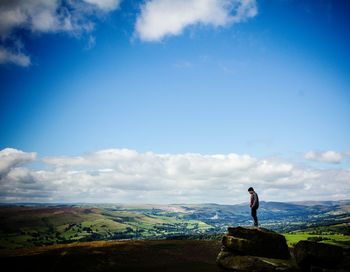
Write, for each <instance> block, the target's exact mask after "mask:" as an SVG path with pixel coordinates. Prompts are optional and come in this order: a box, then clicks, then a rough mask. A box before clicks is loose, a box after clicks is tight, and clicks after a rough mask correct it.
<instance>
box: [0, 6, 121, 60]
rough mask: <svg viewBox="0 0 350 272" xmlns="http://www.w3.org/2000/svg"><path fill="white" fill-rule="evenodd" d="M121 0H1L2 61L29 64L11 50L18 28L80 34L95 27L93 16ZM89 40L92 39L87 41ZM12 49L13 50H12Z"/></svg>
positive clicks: (0, 37) (0, 38)
mask: <svg viewBox="0 0 350 272" xmlns="http://www.w3.org/2000/svg"><path fill="white" fill-rule="evenodd" d="M119 4H120V0H77V1H60V0H3V1H0V42H1V44H2V51H1V52H0V64H1V63H13V64H17V65H20V66H28V65H30V58H29V57H28V56H26V55H24V54H22V53H13V51H14V49H13V47H14V46H13V45H14V44H16V43H17V42H18V41H20V40H21V34H20V32H18V31H17V30H27V31H30V32H32V33H37V34H38V33H56V32H63V33H68V34H70V35H72V36H75V37H79V36H80V35H81V34H82V33H86V32H91V31H92V30H93V29H94V23H93V17H94V16H95V17H96V15H98V14H99V13H101V12H102V13H103V14H105V13H106V12H110V11H112V10H115V9H117V8H118V7H119ZM89 43H91V40H90V41H89ZM11 52H12V53H11Z"/></svg>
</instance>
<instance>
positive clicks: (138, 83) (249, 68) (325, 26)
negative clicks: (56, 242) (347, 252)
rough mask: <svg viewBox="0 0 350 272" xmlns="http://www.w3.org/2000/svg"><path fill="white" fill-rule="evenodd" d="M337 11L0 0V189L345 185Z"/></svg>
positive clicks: (185, 196) (189, 0)
mask: <svg viewBox="0 0 350 272" xmlns="http://www.w3.org/2000/svg"><path fill="white" fill-rule="evenodd" d="M349 12H350V4H349V3H348V1H345V0H344V1H341V0H339V1H331V0H305V1H299V0H143V1H136V0H135V1H127V0H71V1H69V0H62V1H58V0H29V1H28V0H15V1H7V0H4V1H0V126H1V130H0V202H113V203H208V202H215V203H222V204H235V203H242V202H245V201H247V198H249V195H248V193H247V188H248V187H250V186H253V187H254V188H255V189H256V191H257V192H258V193H259V196H260V198H261V199H262V200H265V201H302V200H340V199H349V198H350V197H349V195H350V141H349V139H350V77H349V75H350V50H349V48H350V29H349V27H348V26H349V25H350V16H349Z"/></svg>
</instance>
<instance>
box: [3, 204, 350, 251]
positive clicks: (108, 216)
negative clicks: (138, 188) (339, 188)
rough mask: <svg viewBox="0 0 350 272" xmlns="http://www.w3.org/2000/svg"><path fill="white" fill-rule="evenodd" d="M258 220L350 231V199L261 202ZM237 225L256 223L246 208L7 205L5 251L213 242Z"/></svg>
mask: <svg viewBox="0 0 350 272" xmlns="http://www.w3.org/2000/svg"><path fill="white" fill-rule="evenodd" d="M258 216H259V220H260V223H261V225H262V226H264V227H266V228H269V229H272V230H276V231H279V232H290V231H295V230H302V229H308V230H310V229H313V228H315V227H318V228H320V227H323V229H325V228H326V229H328V230H330V231H332V232H337V233H344V234H349V233H350V231H349V228H350V200H344V201H321V202H294V203H281V202H261V205H260V208H259V211H258ZM232 225H241V226H246V225H251V217H250V209H249V207H248V206H247V205H246V204H238V205H219V204H215V203H208V204H171V205H151V204H147V205H122V204H74V205H73V204H69V205H68V204H59V205H58V204H26V203H21V204H16V205H5V204H2V205H1V206H0V248H2V249H9V248H21V247H32V246H41V245H51V244H62V243H71V242H74V241H95V240H122V239H148V240H150V239H167V238H168V239H169V238H174V237H182V238H185V237H186V236H188V237H198V238H210V237H217V236H215V234H220V233H223V232H225V231H226V228H227V226H232Z"/></svg>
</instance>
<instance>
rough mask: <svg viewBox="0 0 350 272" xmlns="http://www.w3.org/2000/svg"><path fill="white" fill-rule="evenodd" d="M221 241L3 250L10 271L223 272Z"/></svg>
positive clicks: (104, 243)
mask: <svg viewBox="0 0 350 272" xmlns="http://www.w3.org/2000/svg"><path fill="white" fill-rule="evenodd" d="M220 248H221V242H220V241H201V240H199V241H198V240H193V241H192V240H187V241H181V240H158V241H131V240H130V241H97V242H86V243H77V244H70V245H56V246H47V247H40V248H31V249H20V250H16V251H7V252H6V251H2V252H1V253H0V255H1V256H0V261H1V266H2V267H8V271H28V270H32V271H52V272H53V271H62V272H63V271H64V272H68V271H74V272H79V271H84V272H88V271H143V272H144V271H169V272H172V271H174V272H175V271H191V272H196V271H201V272H207V271H208V272H209V271H220V269H219V268H218V267H217V265H216V264H215V259H216V256H217V254H218V252H219V251H220Z"/></svg>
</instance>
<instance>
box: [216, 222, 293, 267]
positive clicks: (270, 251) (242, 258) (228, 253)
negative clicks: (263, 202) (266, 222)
mask: <svg viewBox="0 0 350 272" xmlns="http://www.w3.org/2000/svg"><path fill="white" fill-rule="evenodd" d="M222 244H223V247H222V250H221V252H220V253H219V255H218V257H217V260H216V262H217V264H218V265H219V266H221V267H222V268H225V269H229V270H231V271H242V272H243V271H253V272H268V271H286V272H287V271H288V272H291V271H299V270H298V267H297V265H296V263H295V260H294V259H292V258H290V254H289V250H288V246H287V243H286V239H285V237H284V236H283V235H280V234H278V233H276V232H273V231H270V230H267V229H263V228H243V227H229V228H228V234H227V235H225V236H224V237H223V239H222Z"/></svg>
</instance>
